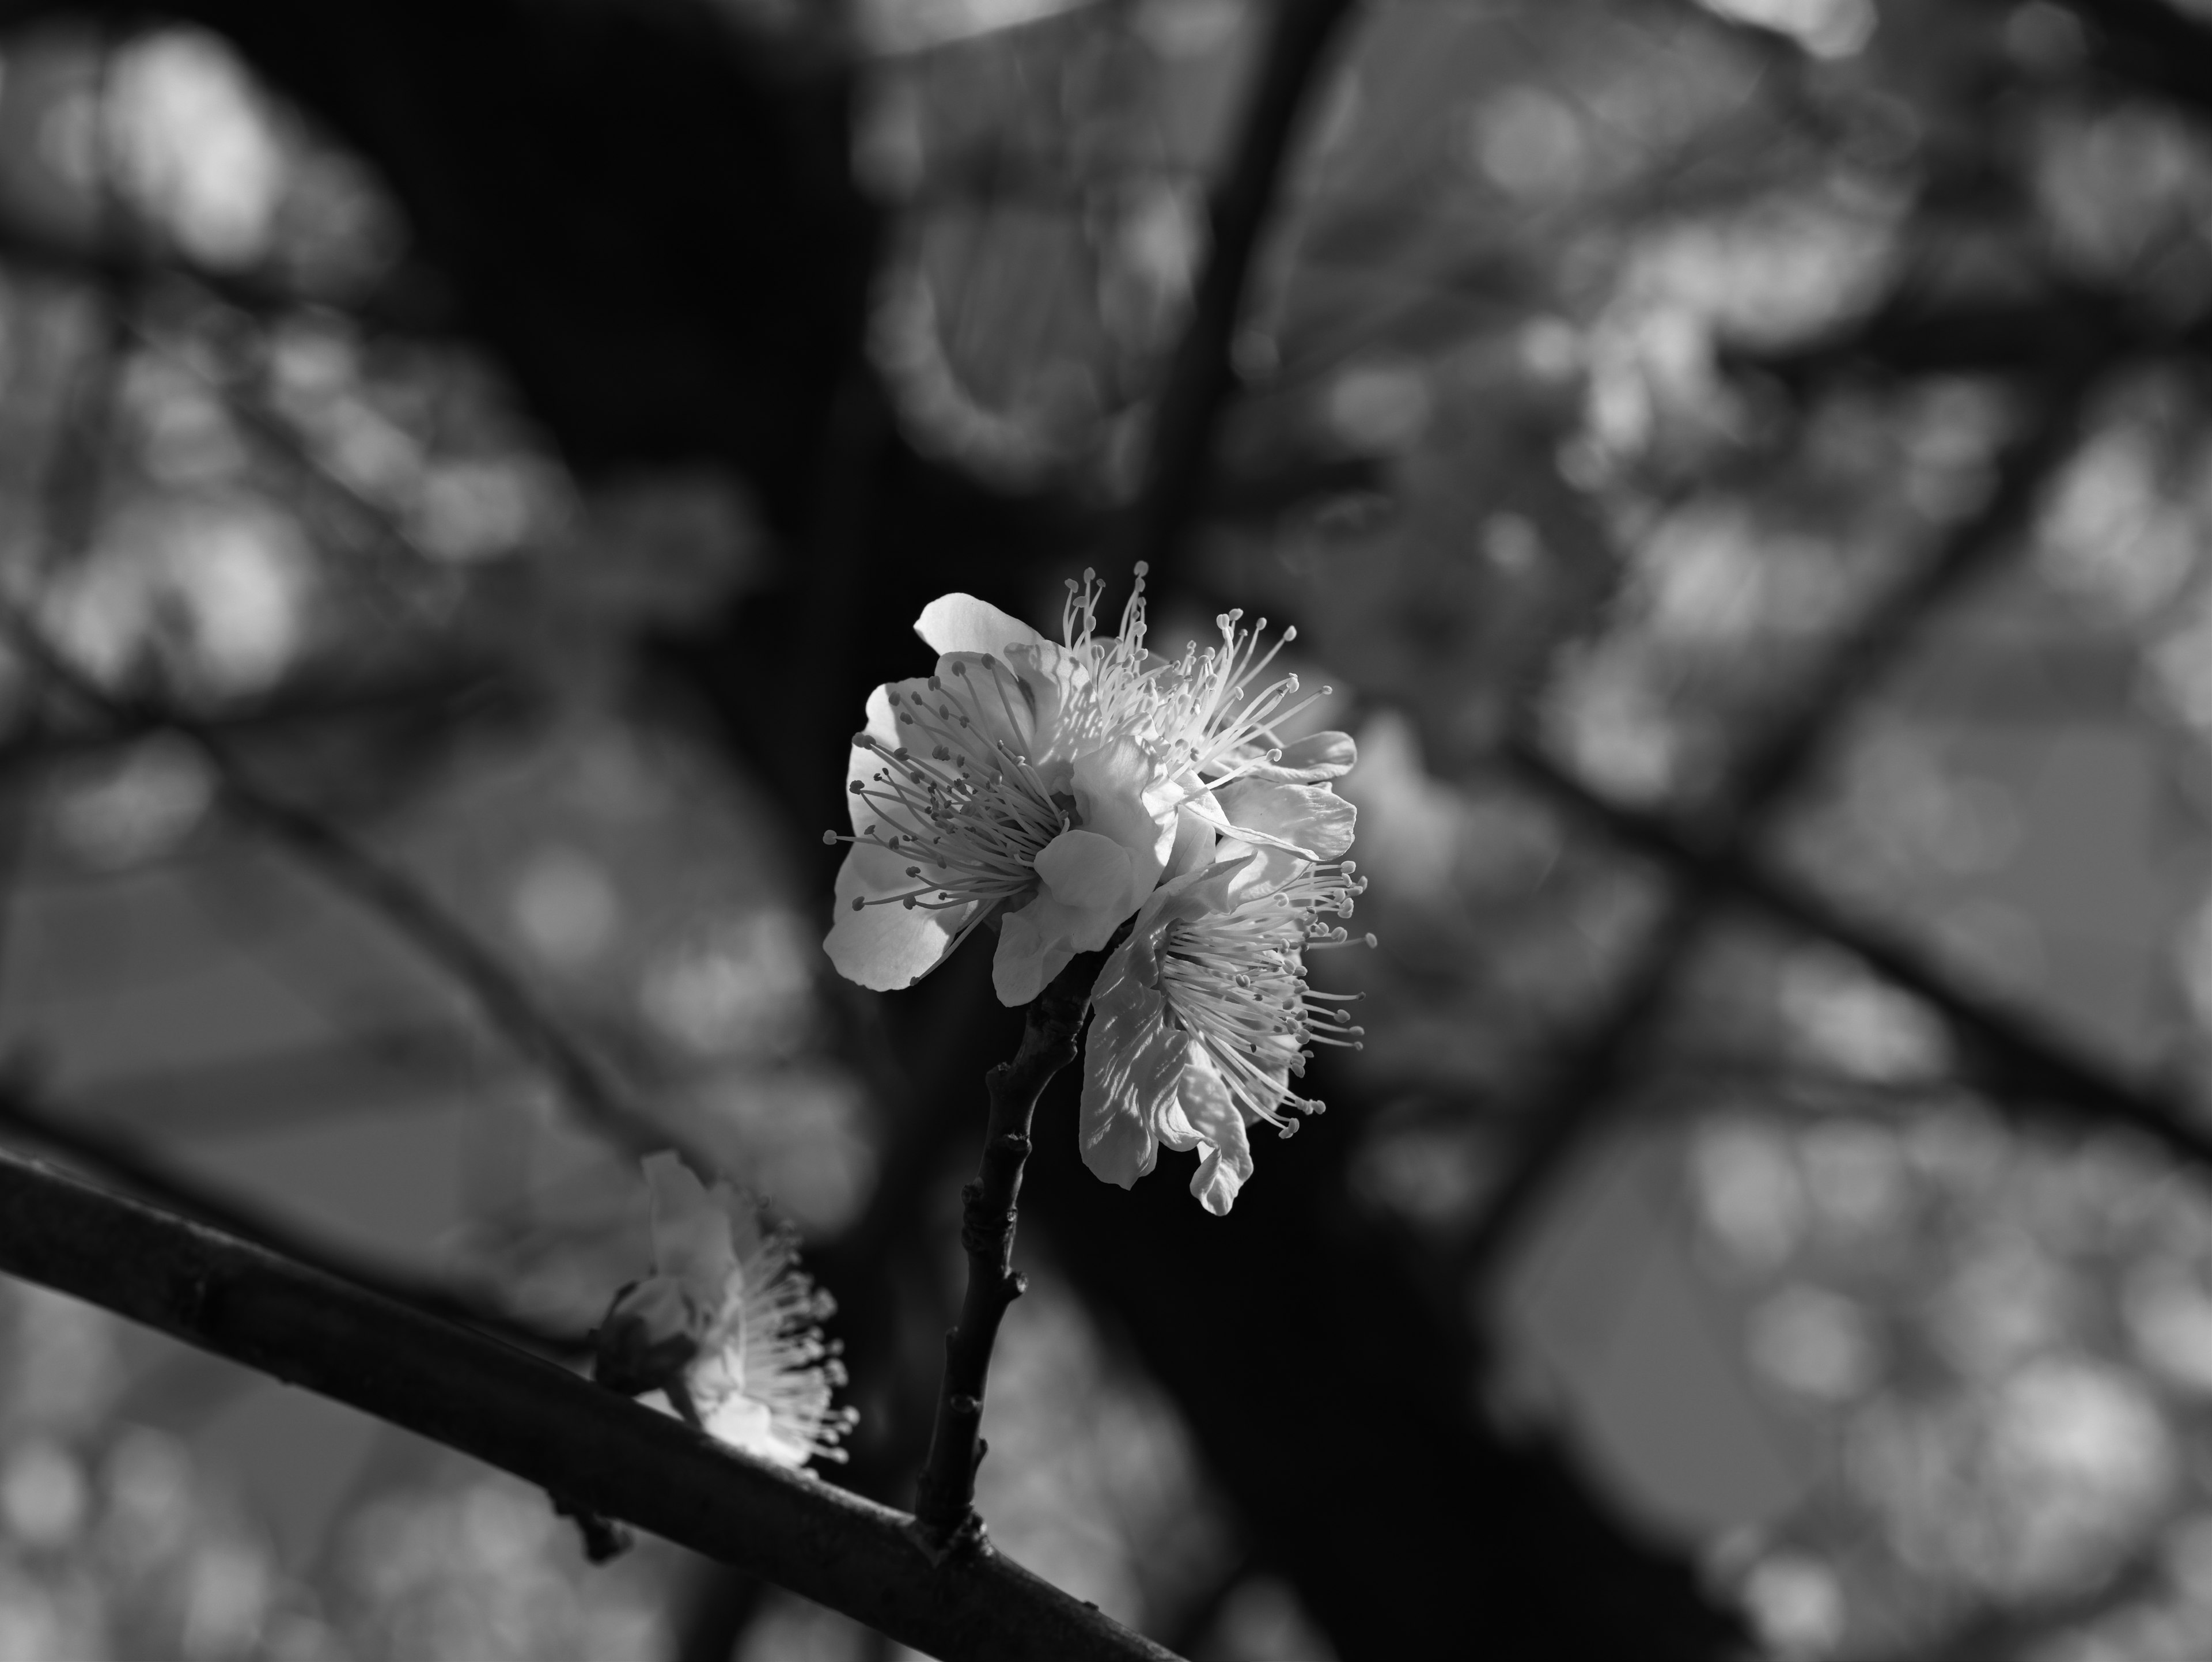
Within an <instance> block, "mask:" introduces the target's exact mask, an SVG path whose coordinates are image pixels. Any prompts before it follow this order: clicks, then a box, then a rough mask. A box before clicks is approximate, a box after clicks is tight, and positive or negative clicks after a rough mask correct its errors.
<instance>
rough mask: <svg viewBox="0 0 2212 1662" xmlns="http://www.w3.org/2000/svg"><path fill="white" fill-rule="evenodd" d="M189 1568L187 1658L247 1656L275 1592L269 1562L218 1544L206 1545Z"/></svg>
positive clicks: (257, 1554)
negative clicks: (238, 1654) (245, 1652)
mask: <svg viewBox="0 0 2212 1662" xmlns="http://www.w3.org/2000/svg"><path fill="white" fill-rule="evenodd" d="M187 1562H188V1563H189V1566H190V1568H189V1569H188V1571H187V1572H186V1578H185V1610H184V1624H183V1626H184V1635H183V1638H184V1652H185V1656H186V1657H187V1658H188V1659H192V1662H198V1659H202V1658H208V1659H213V1658H217V1657H226V1656H231V1655H234V1654H236V1653H239V1652H240V1651H243V1650H245V1649H246V1647H249V1646H251V1645H252V1643H253V1641H255V1639H256V1638H258V1636H259V1635H260V1632H261V1624H262V1622H263V1620H264V1618H265V1617H266V1616H267V1615H268V1611H269V1602H270V1596H271V1594H272V1593H273V1592H275V1590H276V1589H275V1573H274V1569H273V1567H272V1566H271V1565H270V1562H269V1560H268V1558H267V1556H266V1555H264V1553H262V1552H260V1551H257V1550H255V1549H252V1548H249V1547H247V1546H246V1544H244V1543H241V1542H236V1541H224V1540H220V1539H218V1540H213V1541H208V1542H205V1543H202V1544H201V1545H200V1547H199V1548H198V1549H197V1550H196V1551H194V1552H193V1553H192V1555H191V1557H190V1559H189V1560H188V1561H187Z"/></svg>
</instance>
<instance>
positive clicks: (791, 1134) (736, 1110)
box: [676, 1067, 877, 1239]
mask: <svg viewBox="0 0 2212 1662" xmlns="http://www.w3.org/2000/svg"><path fill="white" fill-rule="evenodd" d="M676 1107H677V1111H678V1113H679V1114H680V1115H681V1116H682V1117H683V1119H684V1123H685V1125H686V1127H687V1129H688V1130H689V1133H690V1135H692V1136H694V1137H696V1138H699V1139H701V1140H702V1141H704V1142H705V1143H706V1145H707V1147H708V1148H711V1149H712V1150H713V1151H714V1154H716V1156H717V1157H718V1158H719V1159H720V1161H721V1162H722V1164H723V1165H724V1166H726V1167H727V1168H728V1169H729V1170H730V1171H732V1172H736V1173H738V1174H739V1175H740V1176H742V1177H743V1178H744V1181H745V1184H746V1185H747V1186H748V1187H749V1188H750V1189H752V1190H756V1191H757V1193H758V1194H760V1195H761V1196H762V1197H763V1199H765V1200H767V1201H769V1202H770V1203H772V1204H773V1205H774V1206H775V1208H776V1209H777V1210H778V1211H779V1212H781V1213H783V1214H784V1215H787V1217H789V1218H790V1219H791V1220H792V1221H793V1222H795V1223H797V1224H798V1225H799V1227H801V1228H802V1229H804V1230H805V1232H806V1233H808V1234H809V1235H810V1236H812V1237H815V1238H817V1239H820V1238H823V1237H827V1236H831V1235H835V1234H836V1233H838V1232H839V1231H841V1230H842V1229H844V1228H846V1227H848V1226H849V1225H850V1224H851V1223H852V1222H853V1221H854V1219H856V1218H857V1217H859V1215H860V1208H863V1207H864V1206H866V1204H867V1202H868V1197H869V1196H870V1195H872V1193H873V1192H874V1191H875V1186H876V1174H877V1149H876V1143H875V1139H874V1137H873V1135H872V1129H873V1128H872V1124H871V1122H870V1120H869V1117H868V1113H867V1104H866V1099H865V1098H864V1097H863V1096H862V1094H861V1093H860V1087H859V1086H858V1085H857V1084H855V1083H854V1081H853V1080H852V1078H851V1077H850V1076H849V1075H846V1074H844V1073H842V1072H839V1071H836V1070H835V1069H832V1068H823V1067H811V1068H729V1069H726V1070H725V1071H723V1072H720V1073H717V1074H714V1075H709V1076H708V1078H706V1079H704V1080H702V1081H697V1082H696V1083H695V1084H693V1085H691V1086H690V1087H688V1088H687V1089H686V1090H684V1092H683V1093H680V1095H679V1096H678V1099H677V1103H676Z"/></svg>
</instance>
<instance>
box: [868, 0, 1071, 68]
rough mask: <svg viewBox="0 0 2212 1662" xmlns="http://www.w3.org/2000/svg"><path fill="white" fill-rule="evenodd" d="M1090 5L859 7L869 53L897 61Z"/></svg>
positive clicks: (949, 2)
mask: <svg viewBox="0 0 2212 1662" xmlns="http://www.w3.org/2000/svg"><path fill="white" fill-rule="evenodd" d="M1089 3H1091V0H864V3H862V4H861V5H860V6H859V7H858V8H856V14H857V15H856V21H857V22H858V24H859V26H860V38H861V40H863V41H865V42H866V45H867V46H868V47H869V49H870V50H871V51H873V52H881V53H884V54H885V55H890V56H896V55H900V54H903V53H908V52H926V51H928V50H929V49H930V48H932V47H935V46H946V45H948V44H950V43H951V42H954V41H957V40H971V39H973V38H974V37H975V36H977V35H981V34H989V33H993V32H994V31H996V30H999V29H1009V28H1017V27H1020V26H1021V25H1023V24H1024V23H1033V22H1036V21H1037V20H1038V19H1040V18H1044V17H1050V16H1052V15H1054V14H1055V13H1059V12H1063V11H1068V10H1071V9H1075V8H1077V7H1080V6H1083V5H1087V4H1089Z"/></svg>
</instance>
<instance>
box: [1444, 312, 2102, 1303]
mask: <svg viewBox="0 0 2212 1662" xmlns="http://www.w3.org/2000/svg"><path fill="white" fill-rule="evenodd" d="M2100 364H2101V358H2100V356H2099V355H2098V354H2097V353H2095V352H2093V351H2088V350H2075V351H2070V352H2069V354H2068V355H2067V356H2066V357H2065V358H2064V359H2063V361H2062V362H2058V363H2057V364H2055V365H2051V366H2049V367H2047V368H2046V370H2045V376H2044V385H2043V386H2042V387H2040V388H2039V398H2038V402H2037V407H2036V409H2035V411H2034V413H2033V417H2032V419H2031V420H2030V421H2029V423H2028V424H2027V427H2026V429H2024V430H2023V431H2022V432H2021V435H2019V436H2018V437H2017V438H2016V439H2015V441H2013V442H2012V443H2011V444H2009V445H2008V446H2007V447H2006V448H2005V450H2004V452H2003V454H2002V456H2001V457H2000V458H1999V460H1998V462H1997V466H1996V481H1995V483H1994V484H1993V486H1992V488H1991V490H1990V493H1989V495H1988V496H1987V497H1986V498H1985V499H1984V501H1983V502H1982V504H1981V506H1980V507H1979V508H1978V509H1977V510H1976V511H1975V512H1974V513H1972V514H1969V515H1968V516H1967V517H1966V519H1965V520H1963V521H1960V523H1959V524H1958V525H1957V526H1955V527H1954V528H1953V529H1952V531H1951V533H1950V534H1949V535H1948V537H1947V538H1946V539H1944V541H1943V543H1942V545H1941V546H1940V547H1938V548H1937V549H1936V551H1935V553H1934V555H1933V556H1932V557H1930V558H1929V560H1928V561H1927V562H1926V563H1924V564H1923V565H1922V566H1921V567H1920V568H1919V569H1917V571H1915V572H1914V574H1913V575H1911V577H1909V578H1908V579H1907V580H1906V581H1904V582H1902V583H1900V584H1899V586H1898V587H1896V588H1895V589H1893V590H1892V591H1891V592H1890V593H1889V594H1887V595H1885V596H1884V597H1883V598H1882V600H1881V601H1880V602H1879V603H1877V604H1876V605H1875V606H1874V607H1873V609H1872V610H1871V611H1870V612H1868V614H1867V615H1866V616H1865V617H1864V618H1861V619H1860V620H1858V621H1857V623H1856V624H1853V625H1852V626H1851V627H1850V630H1849V631H1848V632H1847V633H1846V634H1845V635H1844V638H1843V640H1842V641H1841V642H1840V643H1839V644H1838V646H1837V647H1836V648H1834V649H1833V650H1832V652H1831V653H1830V654H1829V655H1828V656H1827V657H1826V659H1825V660H1824V661H1822V662H1821V663H1820V666H1819V667H1818V668H1817V669H1816V670H1815V671H1814V673H1813V674H1812V675H1811V676H1809V677H1808V679H1806V681H1805V682H1804V683H1803V684H1802V686H1801V687H1800V688H1799V690H1798V691H1796V694H1795V696H1794V697H1793V698H1792V700H1791V702H1790V703H1789V705H1788V706H1787V707H1786V708H1785V709H1784V711H1783V713H1782V715H1780V716H1779V718H1778V719H1777V720H1776V721H1773V722H1772V723H1771V725H1769V726H1768V727H1767V728H1766V729H1765V732H1764V733H1763V734H1761V735H1760V736H1759V739H1758V740H1757V741H1756V742H1755V743H1754V745H1753V748H1752V751H1751V754H1750V755H1749V756H1748V757H1747V758H1746V760H1745V761H1744V763H1743V764H1742V765H1741V767H1740V768H1739V769H1738V770H1737V772H1736V778H1735V788H1734V789H1733V790H1731V791H1730V792H1729V793H1728V794H1727V796H1726V798H1725V799H1724V804H1723V813H1722V815H1721V816H1720V818H1721V819H1722V820H1723V824H1722V825H1721V826H1720V827H1719V828H1718V829H1717V831H1716V833H1715V835H1714V836H1713V837H1712V839H1711V848H1712V849H1713V850H1714V856H1713V859H1712V860H1711V861H1708V862H1705V863H1701V864H1699V865H1697V866H1694V867H1688V868H1682V875H1683V877H1684V879H1685V880H1684V881H1683V882H1682V883H1681V884H1680V886H1678V887H1677V888H1676V890H1675V892H1674V893H1672V894H1671V895H1669V896H1668V899H1667V901H1666V904H1665V906H1664V908H1663V910H1662V913H1661V916H1660V917H1659V919H1658V921H1657V922H1656V923H1655V924H1654V925H1653V927H1652V928H1651V930H1650V933H1649V934H1647V936H1646V937H1645V941H1644V945H1643V947H1641V949H1640V950H1639V951H1638V953H1637V955H1636V957H1635V959H1634V960H1633V961H1632V963H1631V965H1629V967H1628V968H1627V970H1626V971H1624V973H1623V974H1622V976H1621V977H1620V980H1619V982H1618V983H1616V985H1615V987H1614V989H1613V993H1612V995H1611V996H1610V997H1609V998H1608V999H1607V1001H1606V1003H1605V1006H1604V1008H1602V1009H1601V1011H1600V1012H1599V1014H1598V1015H1597V1016H1596V1018H1595V1020H1592V1021H1591V1022H1589V1024H1588V1026H1586V1028H1585V1030H1584V1032H1583V1037H1582V1038H1580V1039H1579V1040H1578V1041H1577V1043H1576V1044H1574V1045H1573V1046H1572V1047H1571V1052H1570V1055H1571V1060H1570V1061H1569V1062H1567V1063H1566V1064H1565V1066H1564V1067H1563V1068H1561V1070H1560V1071H1559V1074H1558V1075H1557V1076H1556V1077H1555V1078H1554V1079H1553V1081H1551V1083H1550V1084H1549V1085H1548V1086H1547V1087H1545V1088H1544V1089H1543V1090H1542V1092H1541V1094H1540V1096H1539V1098H1538V1099H1537V1101H1536V1102H1535V1103H1534V1105H1532V1106H1531V1108H1530V1110H1529V1111H1528V1115H1527V1121H1528V1124H1529V1125H1530V1126H1531V1128H1532V1129H1530V1131H1529V1132H1528V1135H1527V1138H1526V1140H1525V1141H1523V1142H1522V1145H1521V1147H1520V1148H1519V1149H1518V1150H1517V1152H1516V1157H1515V1160H1514V1161H1513V1164H1512V1166H1511V1167H1510V1170H1509V1171H1508V1172H1506V1173H1505V1175H1504V1178H1503V1179H1502V1180H1501V1181H1500V1183H1499V1184H1498V1187H1497V1189H1496V1190H1495V1191H1494V1193H1493V1195H1492V1198H1491V1201H1490V1203H1489V1204H1488V1205H1487V1206H1486V1208H1484V1211H1483V1215H1482V1216H1481V1218H1480V1221H1478V1222H1477V1224H1476V1225H1475V1227H1474V1230H1473V1231H1472V1232H1471V1233H1470V1234H1469V1236H1468V1241H1467V1243H1466V1246H1465V1249H1464V1256H1463V1257H1462V1266H1463V1268H1464V1269H1466V1270H1467V1272H1468V1275H1469V1277H1470V1279H1471V1280H1473V1281H1474V1282H1477V1283H1486V1282H1490V1281H1492V1280H1494V1278H1495V1277H1496V1276H1497V1275H1498V1273H1499V1272H1500V1271H1501V1269H1502V1268H1503V1266H1504V1263H1506V1262H1507V1260H1508V1258H1509V1257H1510V1251H1511V1248H1512V1246H1513V1245H1514V1244H1515V1243H1516V1241H1517V1240H1518V1239H1520V1234H1521V1231H1522V1227H1524V1225H1525V1224H1526V1223H1527V1221H1528V1219H1529V1218H1530V1217H1531V1216H1533V1215H1534V1213H1535V1211H1536V1209H1537V1208H1538V1206H1539V1205H1540V1204H1541V1202H1542V1201H1543V1199H1544V1198H1545V1197H1546V1196H1548V1195H1549V1194H1550V1193H1551V1190H1552V1187H1553V1184H1554V1183H1556V1182H1557V1181H1558V1179H1559V1177H1560V1175H1561V1174H1562V1173H1563V1172H1565V1170H1566V1169H1567V1168H1568V1167H1569V1166H1570V1165H1571V1163H1572V1162H1573V1160H1574V1158H1575V1156H1576V1155H1577V1154H1578V1153H1579V1152H1580V1151H1581V1149H1582V1148H1583V1146H1584V1144H1585V1143H1586V1141H1588V1139H1589V1136H1590V1135H1591V1133H1592V1132H1593V1131H1594V1130H1595V1128H1596V1127H1597V1126H1598V1125H1599V1124H1600V1123H1601V1122H1602V1121H1603V1119H1604V1118H1605V1116H1606V1114H1607V1111H1608V1110H1609V1109H1610V1108H1611V1107H1612V1106H1613V1104H1614V1103H1615V1101H1616V1100H1617V1099H1619V1098H1620V1093H1621V1087H1622V1086H1623V1085H1624V1083H1625V1082H1626V1078H1627V1075H1628V1073H1629V1071H1630V1069H1631V1068H1632V1065H1633V1062H1634V1061H1635V1059H1636V1057H1637V1056H1638V1055H1639V1054H1640V1053H1641V1052H1642V1050H1644V1046H1645V1044H1647V1043H1648V1041H1649V1040H1650V1037H1651V1034H1652V1032H1653V1031H1654V1030H1655V1029H1656V1026H1658V1023H1659V1021H1660V1019H1661V1017H1662V1015H1663V1014H1664V1013H1665V1011H1666V1009H1667V1008H1668V994H1669V993H1670V991H1671V989H1673V987H1674V983H1675V980H1676V977H1677V971H1679V970H1680V966H1681V965H1683V964H1684V963H1685V962H1686V961H1687V960H1688V959H1689V958H1690V956H1691V955H1692V953H1694V952H1695V950H1696V948H1697V947H1698V944H1699V942H1700V941H1702V940H1703V939H1704V938H1705V927H1706V924H1707V922H1708V921H1709V918H1710V915H1711V911H1712V909H1713V906H1714V904H1715V903H1716V902H1717V900H1718V899H1719V898H1721V895H1722V893H1723V886H1722V885H1721V883H1720V880H1719V874H1720V872H1721V871H1723V869H1725V868H1727V867H1729V865H1730V864H1732V863H1735V862H1737V861H1742V860H1745V859H1747V858H1748V857H1749V855H1750V851H1751V850H1753V849H1755V848H1756V847H1757V846H1758V843H1759V838H1760V837H1761V836H1762V835H1763V834H1764V832H1765V826H1766V824H1767V821H1768V820H1769V819H1771V817H1772V815H1773V813H1775V811H1776V810H1777V809H1778V807H1780V806H1781V804H1782V803H1783V802H1784V801H1786V800H1787V799H1788V797H1789V796H1790V794H1791V793H1792V792H1793V791H1794V790H1796V788H1797V787H1798V786H1799V784H1801V783H1802V782H1803V781H1804V780H1805V779H1807V778H1808V777H1810V776H1812V775H1813V774H1814V771H1815V770H1817V769H1818V768H1819V766H1820V764H1821V763H1822V762H1823V761H1824V760H1825V759H1826V754H1827V747H1828V744H1829V742H1830V740H1832V737H1833V735H1834V734H1836V733H1837V731H1838V729H1839V728H1841V727H1842V725H1843V723H1844V721H1845V720H1846V719H1847V717H1848V716H1849V715H1850V712H1851V710H1852V709H1855V708H1856V706H1857V699H1858V697H1860V696H1861V695H1862V694H1863V693H1864V692H1865V691H1866V690H1867V689H1868V688H1869V687H1871V686H1872V685H1874V684H1875V681H1876V680H1878V679H1880V678H1881V675H1882V674H1883V673H1886V672H1887V670H1888V669H1889V668H1890V667H1892V666H1893V665H1894V664H1895V663H1896V662H1897V661H1899V659H1900V658H1902V657H1903V656H1904V654H1905V651H1906V650H1907V649H1908V648H1910V647H1911V646H1913V645H1914V644H1916V643H1917V642H1918V641H1919V640H1920V639H1921V637H1922V632H1923V629H1924V628H1925V626H1926V624H1927V623H1928V621H1929V618H1931V617H1933V616H1934V615H1935V613H1936V612H1937V611H1938V610H1939V609H1940V608H1941V607H1942V605H1943V604H1944V603H1945V602H1946V601H1948V600H1950V599H1951V598H1952V597H1953V596H1954V595H1955V594H1958V593H1959V592H1960V590H1961V589H1963V588H1964V587H1966V586H1967V585H1968V584H1969V583H1971V582H1972V581H1974V580H1975V579H1976V578H1978V577H1979V576H1980V575H1982V574H1983V573H1984V572H1985V571H1987V570H1988V569H1990V566H1991V565H1993V564H1994V563H1996V559H1997V558H1998V557H1999V556H2001V555H2002V554H2003V553H2004V552H2006V551H2008V550H2009V549H2010V548H2011V547H2012V546H2013V545H2014V543H2015V539H2017V538H2018V536H2019V535H2020V533H2021V531H2022V529H2023V527H2026V525H2027V523H2028V521H2029V520H2030V519H2031V517H2032V516H2033V511H2034V508H2035V505H2036V503H2037V502H2038V501H2039V499H2040V494H2041V491H2042V489H2043V485H2044V482H2045V479H2047V478H2049V477H2050V475H2051V472H2053V470H2055V469H2056V468H2057V466H2058V465H2059V463H2060V462H2061V461H2063V460H2064V459H2065V457H2066V456H2067V455H2068V454H2070V452H2071V451H2072V449H2073V447H2074V445H2075V441H2076V439H2077V436H2078V435H2079V432H2080V429H2081V420H2082V416H2083V413H2084V411H2085V410H2086V409H2087V404H2088V399H2089V396H2090V393H2092V391H2093V389H2094V387H2095V386H2096V384H2097V380H2098V376H2099V369H2100Z"/></svg>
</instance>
